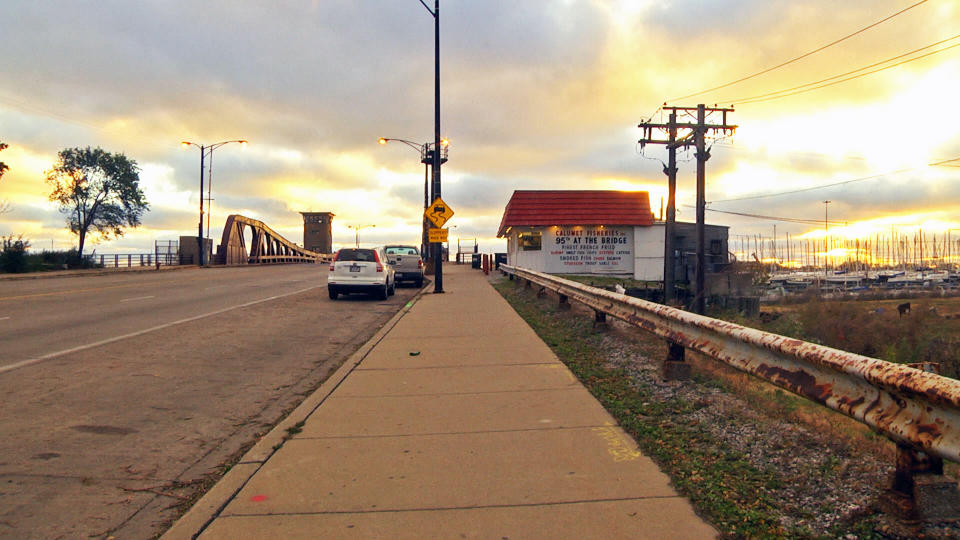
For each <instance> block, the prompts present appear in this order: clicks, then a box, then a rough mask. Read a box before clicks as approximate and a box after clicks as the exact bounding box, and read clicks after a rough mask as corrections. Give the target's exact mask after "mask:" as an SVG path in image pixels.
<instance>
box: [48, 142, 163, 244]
mask: <svg viewBox="0 0 960 540" xmlns="http://www.w3.org/2000/svg"><path fill="white" fill-rule="evenodd" d="M58 156H59V160H58V161H57V163H56V164H55V165H54V166H53V168H52V169H50V170H49V171H47V172H46V175H47V183H48V184H49V185H50V186H51V187H52V188H53V191H52V192H51V193H50V200H51V201H53V202H56V203H58V204H59V205H60V212H61V213H62V214H64V215H66V216H67V226H68V227H69V228H70V232H72V233H74V234H76V235H77V236H78V237H79V240H80V242H79V247H78V248H77V254H78V255H79V256H80V257H83V244H84V240H85V238H86V236H87V233H90V232H95V233H97V234H98V235H99V236H100V237H101V238H103V239H109V238H112V237H119V236H123V229H124V228H126V227H137V226H139V225H140V217H141V216H142V215H143V213H144V212H145V211H147V210H149V208H150V205H149V204H148V203H147V201H146V198H145V197H144V195H143V191H142V190H141V189H140V175H139V172H140V169H139V168H138V167H137V162H136V161H133V160H132V159H129V158H127V157H126V156H125V155H123V154H111V153H109V152H106V151H104V150H103V149H101V148H94V149H91V148H90V147H89V146H88V147H86V148H67V149H64V150H61V151H60V154H58Z"/></svg>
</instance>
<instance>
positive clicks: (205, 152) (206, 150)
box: [180, 139, 247, 266]
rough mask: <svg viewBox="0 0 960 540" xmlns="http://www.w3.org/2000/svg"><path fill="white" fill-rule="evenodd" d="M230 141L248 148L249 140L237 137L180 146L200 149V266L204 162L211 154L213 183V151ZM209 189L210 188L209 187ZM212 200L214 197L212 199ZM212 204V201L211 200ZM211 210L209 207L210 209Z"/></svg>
mask: <svg viewBox="0 0 960 540" xmlns="http://www.w3.org/2000/svg"><path fill="white" fill-rule="evenodd" d="M230 143H240V146H242V147H244V148H246V146H247V141H246V140H245V139H236V140H233V141H221V142H218V143H214V144H208V145H206V146H204V145H202V144H197V143H194V142H190V141H181V142H180V146H181V147H183V148H187V147H188V146H195V147H197V148H199V149H200V225H199V226H198V227H197V263H198V266H203V253H204V251H205V250H204V249H203V169H204V166H203V162H204V160H205V159H206V157H207V156H210V174H211V184H212V176H213V151H214V150H216V149H217V148H220V147H221V146H223V145H225V144H230ZM208 190H209V188H208ZM207 198H208V199H209V198H210V195H209V191H208V192H207ZM211 201H212V199H211ZM211 204H212V202H211ZM208 211H209V209H208ZM209 227H210V225H209V219H208V221H207V228H208V229H209Z"/></svg>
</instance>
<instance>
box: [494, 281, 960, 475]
mask: <svg viewBox="0 0 960 540" xmlns="http://www.w3.org/2000/svg"><path fill="white" fill-rule="evenodd" d="M500 269H501V271H503V272H504V273H507V274H512V275H514V276H517V277H520V278H523V279H526V280H528V281H529V282H531V283H536V284H538V285H540V286H542V287H545V288H546V289H549V290H552V291H554V292H556V293H557V294H559V295H560V301H561V303H564V302H567V301H568V299H573V300H576V301H578V302H581V303H583V304H586V305H587V306H589V307H591V308H593V309H594V310H595V311H596V312H597V313H598V314H599V313H605V314H609V315H610V316H612V317H615V318H617V319H620V320H622V321H625V322H627V323H629V324H632V325H634V326H637V327H639V328H641V329H643V330H646V331H648V332H651V333H653V334H655V335H657V336H659V337H662V338H665V339H666V340H667V341H668V342H670V343H672V344H677V345H680V346H682V347H684V348H688V349H693V350H696V351H698V352H701V353H703V354H705V355H708V356H710V357H712V358H715V359H717V360H720V361H722V362H724V363H726V364H729V365H731V366H733V367H735V368H737V369H739V370H742V371H745V372H747V373H751V374H753V375H756V376H757V377H760V378H761V379H764V380H766V381H768V382H770V383H773V384H775V385H777V386H779V387H781V388H784V389H786V390H789V391H790V392H793V393H795V394H798V395H800V396H803V397H806V398H808V399H811V400H813V401H815V402H817V403H820V404H822V405H825V406H827V407H830V408H831V409H833V410H835V411H838V412H840V413H843V414H845V415H847V416H849V417H851V418H854V419H856V420H859V421H860V422H863V423H865V424H867V425H869V426H871V427H872V428H874V429H875V430H877V431H879V432H881V433H882V434H884V435H886V436H887V437H889V438H890V439H892V440H893V441H895V442H898V443H901V444H902V445H908V446H909V447H910V448H912V449H914V450H919V451H922V452H924V453H927V454H930V455H932V456H937V457H939V458H943V459H948V460H951V461H955V462H960V381H957V380H954V379H950V378H947V377H941V376H939V375H936V374H934V373H928V372H925V371H921V370H919V369H915V368H912V367H909V366H905V365H901V364H894V363H891V362H886V361H883V360H878V359H876V358H869V357H866V356H861V355H858V354H853V353H849V352H846V351H841V350H837V349H832V348H830V347H825V346H822V345H817V344H814V343H808V342H805V341H801V340H798V339H793V338H789V337H784V336H780V335H776V334H771V333H769V332H763V331H761V330H756V329H753V328H746V327H744V326H740V325H737V324H733V323H730V322H726V321H721V320H717V319H711V318H709V317H704V316H702V315H697V314H694V313H689V312H686V311H682V310H679V309H676V308H671V307H669V306H665V305H661V304H655V303H653V302H648V301H645V300H640V299H638V298H632V297H628V296H625V295H622V294H617V293H614V292H610V291H606V290H603V289H597V288H594V287H589V286H586V285H582V284H580V283H576V282H573V281H569V280H566V279H562V278H558V277H556V276H551V275H548V274H543V273H540V272H535V271H532V270H527V269H523V268H517V267H514V266H508V265H500ZM598 316H599V315H598ZM899 460H900V458H899V457H898V472H899V470H900V463H899ZM941 469H942V463H941ZM941 472H942V471H941ZM911 487H912V486H911Z"/></svg>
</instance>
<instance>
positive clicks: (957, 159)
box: [710, 157, 960, 212]
mask: <svg viewBox="0 0 960 540" xmlns="http://www.w3.org/2000/svg"><path fill="white" fill-rule="evenodd" d="M954 161H960V157H956V158H950V159H945V160H942V161H935V162H933V163H928V164H926V165H925V166H924V167H911V168H909V169H899V170H896V171H890V172H885V173H881V174H875V175H872V176H863V177H861V178H852V179H850V180H844V181H842V182H834V183H832V184H824V185H822V186H813V187H808V188H801V189H793V190H790V191H780V192H777V193H766V194H763V195H751V196H749V197H737V198H734V199H721V200H719V201H710V202H711V204H712V203H721V202H733V201H749V200H753V199H766V198H767V197H779V196H781V195H792V194H794V193H803V192H805V191H814V190H817V189H826V188H829V187H835V186H842V185H844V184H852V183H853V182H862V181H864V180H874V179H876V178H882V177H884V176H890V175H893V174H900V173H905V172H910V171H916V170H920V169H923V168H925V167H935V166H938V165H944V164H946V163H952V162H954ZM945 166H947V167H952V166H953V165H945ZM715 211H716V212H719V210H715Z"/></svg>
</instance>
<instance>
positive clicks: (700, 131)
mask: <svg viewBox="0 0 960 540" xmlns="http://www.w3.org/2000/svg"><path fill="white" fill-rule="evenodd" d="M663 110H664V111H669V112H670V121H669V122H668V123H667V124H658V123H653V122H644V123H642V124H639V125H638V126H637V127H638V128H640V129H642V130H643V138H642V139H640V140H639V141H637V142H638V143H640V145H641V147H642V146H644V145H647V144H662V145H664V146H666V147H667V150H668V152H669V163H668V165H667V166H666V167H665V168H664V173H665V174H666V175H667V178H668V184H669V185H668V190H669V193H668V196H667V222H666V224H665V227H664V229H665V231H664V276H663V280H664V283H663V284H664V302H669V301H670V300H671V299H672V298H673V295H674V284H673V276H674V274H673V253H672V252H671V251H672V250H673V241H674V225H675V221H676V217H675V216H676V201H675V198H674V197H675V194H676V172H677V171H676V153H675V152H676V149H677V148H681V147H683V148H687V147H689V146H690V145H691V144H693V145H695V147H696V150H697V156H696V157H697V275H696V285H695V287H696V291H695V297H694V310H695V311H696V312H697V313H701V314H702V313H703V312H704V311H705V308H706V296H705V289H706V285H705V283H706V281H705V279H706V275H705V274H706V247H705V244H706V231H705V216H704V214H705V213H706V194H705V193H706V163H707V160H708V159H710V152H709V150H708V149H707V148H706V134H707V131H723V132H724V133H727V132H733V131H734V130H735V129H737V126H735V125H730V124H727V113H729V112H733V109H732V108H730V109H726V108H720V107H707V106H705V105H703V104H700V105H697V106H696V107H673V106H667V105H664V106H663ZM677 111H682V112H684V113H688V114H689V113H693V112H696V115H697V121H696V123H689V122H687V123H683V124H678V123H677ZM718 112H719V113H721V114H722V115H723V120H722V122H721V123H720V124H708V123H707V115H708V113H709V114H712V113H718ZM681 129H683V130H688V132H687V133H686V134H685V135H684V136H683V137H680V138H679V139H678V138H677V134H678V130H681ZM654 130H658V131H666V133H667V138H666V139H656V138H654ZM668 250H670V251H668ZM668 273H669V275H668ZM668 279H669V284H668V281H667V280H668Z"/></svg>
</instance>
